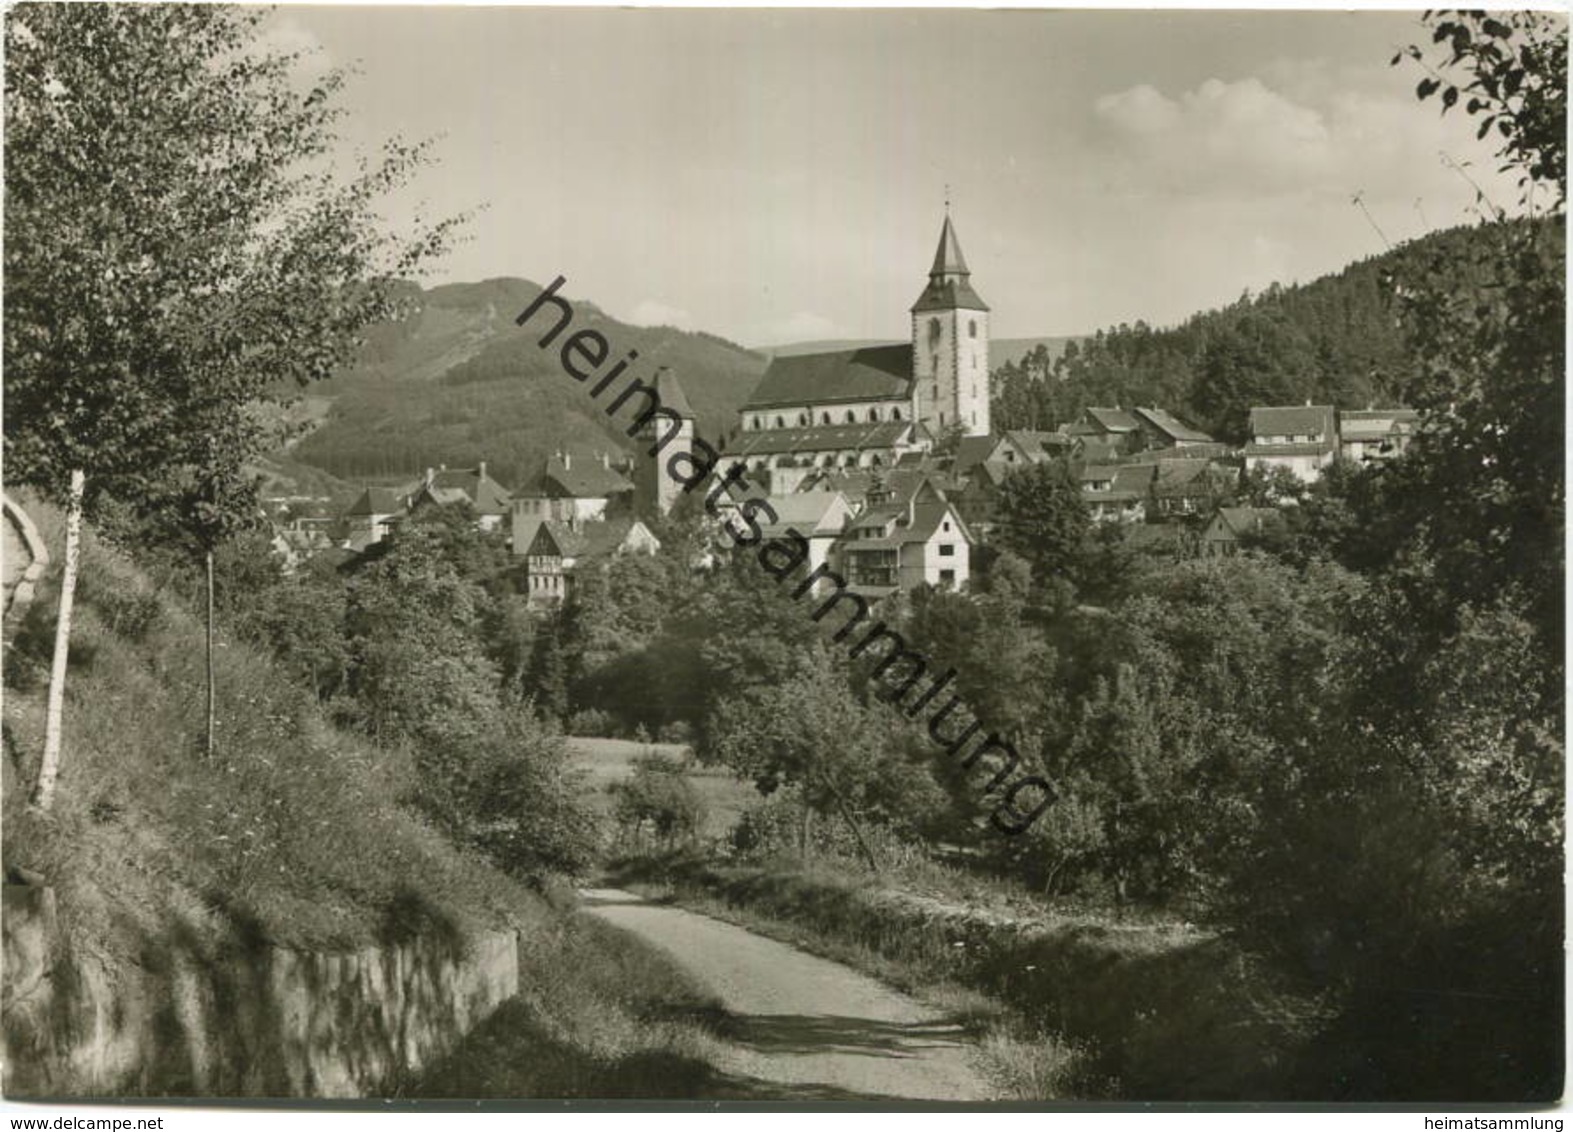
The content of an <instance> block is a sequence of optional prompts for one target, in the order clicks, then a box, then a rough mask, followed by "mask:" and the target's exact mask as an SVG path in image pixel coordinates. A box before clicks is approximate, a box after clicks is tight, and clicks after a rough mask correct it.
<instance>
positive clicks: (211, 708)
mask: <svg viewBox="0 0 1573 1132" xmlns="http://www.w3.org/2000/svg"><path fill="white" fill-rule="evenodd" d="M207 580H208V729H207V740H206V742H205V743H204V745H203V748H202V749H203V751H204V752H206V754H207V757H208V758H209V759H212V758H213V751H214V747H215V742H216V741H215V738H214V733H215V731H217V729H218V691H217V685H216V681H215V679H214V673H213V552H212V551H211V550H209V551H208V553H207Z"/></svg>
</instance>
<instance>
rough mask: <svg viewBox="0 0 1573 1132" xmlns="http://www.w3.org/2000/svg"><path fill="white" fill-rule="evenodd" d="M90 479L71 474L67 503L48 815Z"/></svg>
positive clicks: (37, 789) (41, 771)
mask: <svg viewBox="0 0 1573 1132" xmlns="http://www.w3.org/2000/svg"><path fill="white" fill-rule="evenodd" d="M86 487H87V476H86V474H85V473H84V472H83V471H82V469H80V468H77V469H75V470H73V471H72V473H71V496H70V499H69V501H68V502H67V504H66V560H65V564H64V566H63V567H62V571H61V577H60V608H59V612H58V613H57V614H56V617H55V654H54V659H53V662H52V664H51V665H50V668H49V707H48V711H47V714H46V715H45V717H44V757H43V760H42V761H41V762H40V763H39V765H38V782H37V783H36V784H35V785H34V787H33V797H32V804H33V806H34V807H35V808H36V809H38V810H39V811H40V812H42V813H46V814H47V813H48V812H49V810H50V807H51V806H53V805H54V801H55V783H56V782H57V781H58V780H59V778H60V747H61V732H62V727H63V724H64V722H65V704H66V661H67V659H68V658H69V656H70V652H71V607H72V605H73V604H74V603H75V602H76V575H77V566H78V563H79V562H80V561H81V557H82V496H83V493H84V491H85V490H86Z"/></svg>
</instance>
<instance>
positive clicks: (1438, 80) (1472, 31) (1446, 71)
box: [1393, 11, 1568, 218]
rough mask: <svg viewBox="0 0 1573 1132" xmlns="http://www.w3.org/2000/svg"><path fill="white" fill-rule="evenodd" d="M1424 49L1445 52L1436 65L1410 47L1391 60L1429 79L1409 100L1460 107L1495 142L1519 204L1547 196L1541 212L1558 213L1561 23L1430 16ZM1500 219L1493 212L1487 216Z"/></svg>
mask: <svg viewBox="0 0 1573 1132" xmlns="http://www.w3.org/2000/svg"><path fill="white" fill-rule="evenodd" d="M1428 22H1429V23H1430V24H1431V25H1432V31H1431V42H1432V43H1433V44H1443V45H1444V46H1445V50H1446V52H1447V54H1446V57H1445V58H1443V59H1442V60H1441V61H1440V62H1439V63H1437V64H1436V65H1432V64H1431V63H1429V62H1428V61H1427V58H1426V54H1425V52H1424V50H1423V49H1421V48H1420V47H1418V46H1413V45H1412V46H1410V47H1408V48H1406V49H1404V50H1403V51H1401V52H1399V53H1398V54H1397V55H1395V56H1393V63H1394V65H1397V64H1398V63H1399V62H1401V61H1402V60H1404V59H1406V58H1408V59H1412V60H1415V61H1417V62H1418V63H1420V64H1421V66H1423V67H1424V68H1425V69H1426V71H1427V72H1428V74H1429V77H1428V78H1425V79H1422V80H1421V81H1420V84H1419V86H1418V87H1416V88H1415V94H1416V96H1417V97H1418V98H1420V99H1421V100H1422V101H1424V100H1425V99H1428V98H1430V97H1431V96H1432V95H1437V96H1439V98H1440V101H1441V103H1442V112H1443V113H1444V114H1445V113H1447V112H1448V111H1449V110H1451V109H1452V108H1453V107H1454V106H1456V105H1457V104H1458V102H1459V101H1460V99H1465V96H1466V95H1467V96H1468V97H1467V99H1465V101H1464V112H1465V113H1466V114H1468V115H1470V116H1471V117H1478V118H1479V119H1480V126H1479V128H1478V129H1477V131H1476V136H1477V137H1480V138H1484V137H1486V136H1487V135H1488V134H1491V133H1492V132H1493V131H1495V133H1496V134H1497V135H1498V136H1499V137H1500V139H1501V148H1500V149H1499V150H1498V154H1497V156H1498V157H1499V158H1501V160H1502V162H1503V165H1502V168H1503V169H1504V170H1505V171H1506V170H1514V171H1517V172H1518V174H1519V187H1520V189H1521V191H1522V192H1523V194H1524V200H1523V203H1524V204H1526V205H1532V204H1533V203H1534V202H1533V194H1534V193H1535V192H1537V191H1538V192H1541V193H1543V194H1545V195H1546V201H1545V205H1544V207H1545V208H1546V209H1547V210H1548V211H1553V212H1555V211H1559V210H1560V209H1561V207H1562V204H1563V202H1564V201H1565V200H1566V197H1567V178H1568V169H1567V91H1568V84H1567V78H1568V37H1567V22H1566V21H1565V20H1562V19H1559V18H1558V17H1557V16H1556V15H1555V14H1553V13H1550V12H1510V13H1507V14H1506V15H1489V14H1487V13H1485V12H1481V11H1452V12H1447V11H1444V12H1437V13H1432V14H1429V15H1428ZM1494 211H1495V212H1496V213H1497V216H1498V218H1501V216H1502V213H1501V210H1500V209H1494Z"/></svg>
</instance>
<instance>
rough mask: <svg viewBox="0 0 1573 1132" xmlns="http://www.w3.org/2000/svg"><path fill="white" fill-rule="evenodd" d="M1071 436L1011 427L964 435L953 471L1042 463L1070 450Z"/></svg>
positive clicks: (964, 473) (967, 472)
mask: <svg viewBox="0 0 1573 1132" xmlns="http://www.w3.org/2000/svg"><path fill="white" fill-rule="evenodd" d="M1070 447H1071V441H1070V438H1069V437H1068V436H1065V435H1064V434H1062V433H1057V432H1036V431H1033V430H1030V429H1008V430H1006V431H1005V432H996V433H990V434H989V435H988V436H964V437H962V438H961V440H960V441H958V442H957V444H956V456H955V459H954V461H953V462H952V464H951V470H952V471H953V472H954V473H955V474H956V475H957V476H962V477H965V476H969V475H971V474H972V472H973V470H974V469H976V468H977V467H978V466H979V465H981V464H994V465H995V466H996V467H998V468H999V469H1001V470H1009V469H1012V468H1021V467H1026V466H1027V465H1029V464H1042V463H1044V462H1045V461H1047V460H1052V459H1054V458H1055V457H1056V456H1063V455H1067V454H1068V453H1069V452H1070Z"/></svg>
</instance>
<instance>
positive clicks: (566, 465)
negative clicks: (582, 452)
mask: <svg viewBox="0 0 1573 1132" xmlns="http://www.w3.org/2000/svg"><path fill="white" fill-rule="evenodd" d="M563 470H564V471H572V470H573V453H571V452H564V453H563Z"/></svg>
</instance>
